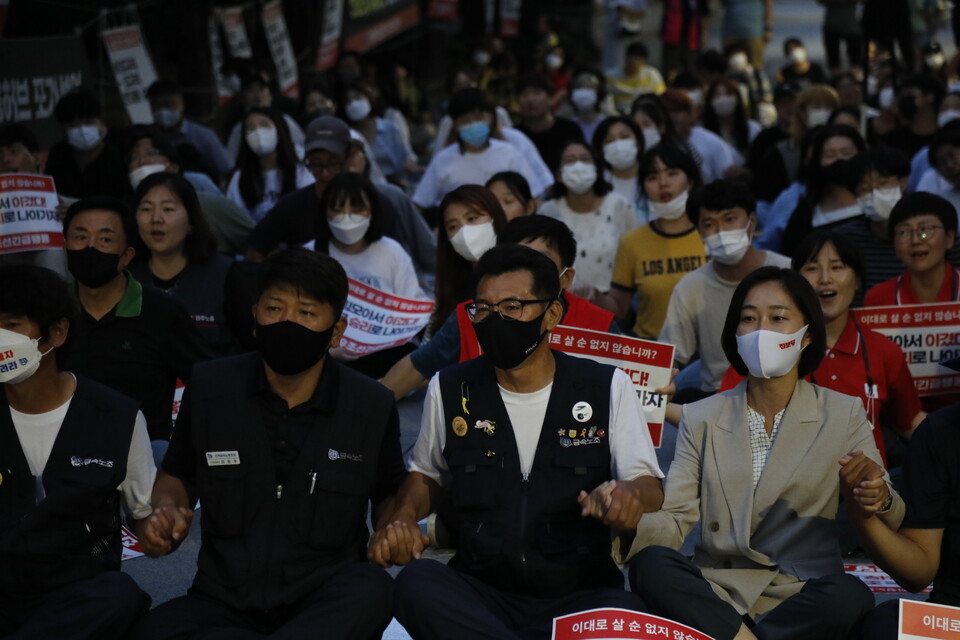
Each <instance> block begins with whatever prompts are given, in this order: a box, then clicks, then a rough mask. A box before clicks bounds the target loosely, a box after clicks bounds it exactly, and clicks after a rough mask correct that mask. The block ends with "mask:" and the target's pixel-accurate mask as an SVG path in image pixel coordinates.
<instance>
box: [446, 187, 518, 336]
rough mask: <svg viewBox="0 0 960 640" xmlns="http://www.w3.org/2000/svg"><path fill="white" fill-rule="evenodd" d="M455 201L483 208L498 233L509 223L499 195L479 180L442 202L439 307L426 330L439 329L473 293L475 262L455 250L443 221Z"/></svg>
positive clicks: (454, 192) (456, 191)
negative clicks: (478, 182)
mask: <svg viewBox="0 0 960 640" xmlns="http://www.w3.org/2000/svg"><path fill="white" fill-rule="evenodd" d="M452 204H462V205H465V206H468V207H473V208H474V209H477V210H479V211H483V212H485V213H487V214H489V215H490V217H491V218H493V230H494V231H495V232H496V233H497V234H499V233H500V232H501V231H503V228H504V227H505V226H507V215H506V214H505V213H504V212H503V207H501V206H500V201H499V200H497V197H496V196H495V195H493V193H492V192H491V191H490V190H489V189H487V188H486V187H481V186H480V185H476V184H467V185H464V186H462V187H457V188H456V189H454V190H453V191H451V192H450V193H448V194H447V195H446V196H444V197H443V200H442V201H441V202H440V220H441V223H440V229H439V231H438V233H437V281H436V302H437V304H436V307H435V308H434V310H433V316H432V317H431V318H430V324H429V325H428V326H427V331H428V332H429V333H430V334H434V333H436V332H437V331H438V330H439V329H440V327H441V326H442V325H443V323H444V321H445V320H446V319H447V316H449V315H450V314H451V313H453V310H454V309H455V308H456V306H457V305H458V304H459V303H461V302H463V301H465V300H469V299H470V298H472V297H473V265H472V264H470V262H468V261H467V260H466V259H464V257H463V256H461V255H460V254H459V253H457V252H456V250H455V249H454V248H453V245H452V244H450V238H448V237H447V232H446V230H445V229H444V225H443V213H444V212H445V211H446V210H447V207H449V206H450V205H452Z"/></svg>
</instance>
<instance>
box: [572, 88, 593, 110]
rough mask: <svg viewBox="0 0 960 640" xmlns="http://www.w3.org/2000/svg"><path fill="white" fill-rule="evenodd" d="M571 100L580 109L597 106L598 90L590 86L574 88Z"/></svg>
mask: <svg viewBox="0 0 960 640" xmlns="http://www.w3.org/2000/svg"><path fill="white" fill-rule="evenodd" d="M570 102H572V103H573V106H575V107H576V108H577V109H578V110H579V111H586V110H587V109H593V108H594V107H595V106H597V90H596V89H591V88H589V87H584V88H581V89H574V90H573V92H572V93H571V94H570Z"/></svg>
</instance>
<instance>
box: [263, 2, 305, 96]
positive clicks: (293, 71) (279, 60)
mask: <svg viewBox="0 0 960 640" xmlns="http://www.w3.org/2000/svg"><path fill="white" fill-rule="evenodd" d="M261 15H262V17H263V29H264V32H265V34H266V36H267V45H268V46H269V47H270V56H271V57H272V58H273V66H275V67H276V68H277V83H278V84H279V85H280V91H281V92H283V95H285V96H289V97H291V98H296V97H297V96H298V95H299V94H300V81H299V77H298V76H297V57H296V56H295V55H293V45H291V44H290V36H289V34H288V33H287V22H286V20H284V19H283V7H282V6H281V5H280V0H272V2H268V3H267V4H265V5H263V12H262V13H261Z"/></svg>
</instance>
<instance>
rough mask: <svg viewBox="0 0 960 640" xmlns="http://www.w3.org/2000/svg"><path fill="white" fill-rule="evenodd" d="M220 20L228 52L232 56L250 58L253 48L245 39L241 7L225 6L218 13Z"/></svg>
mask: <svg viewBox="0 0 960 640" xmlns="http://www.w3.org/2000/svg"><path fill="white" fill-rule="evenodd" d="M220 21H221V22H222V23H223V33H224V34H225V35H226V36H227V48H228V49H230V54H231V55H232V56H233V57H234V58H248V59H249V58H252V57H253V49H251V48H250V41H249V40H248V39H247V27H246V25H244V24H243V7H227V8H226V9H224V10H223V12H222V13H221V14H220Z"/></svg>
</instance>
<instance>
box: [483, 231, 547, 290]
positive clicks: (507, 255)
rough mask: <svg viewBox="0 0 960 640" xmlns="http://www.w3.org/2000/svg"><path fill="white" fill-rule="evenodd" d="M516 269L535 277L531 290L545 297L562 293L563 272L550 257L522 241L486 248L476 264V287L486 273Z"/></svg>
mask: <svg viewBox="0 0 960 640" xmlns="http://www.w3.org/2000/svg"><path fill="white" fill-rule="evenodd" d="M515 271H527V272H529V273H530V275H531V277H532V278H533V290H532V291H531V293H533V295H535V296H537V297H538V298H542V299H544V300H546V299H550V298H556V297H558V296H559V295H560V274H559V273H557V266H556V265H555V264H553V261H552V260H551V259H550V258H548V257H547V256H545V255H543V254H542V253H540V252H539V251H535V250H534V249H531V248H530V247H525V246H523V245H520V244H501V245H497V246H496V247H494V248H492V249H490V250H489V251H487V252H486V253H485V254H483V256H482V257H481V258H480V261H479V262H478V263H477V269H476V271H475V274H474V275H475V280H474V282H475V286H474V293H476V286H477V285H479V284H480V281H481V280H482V279H483V278H486V277H487V276H500V275H503V274H505V273H513V272H515Z"/></svg>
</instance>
